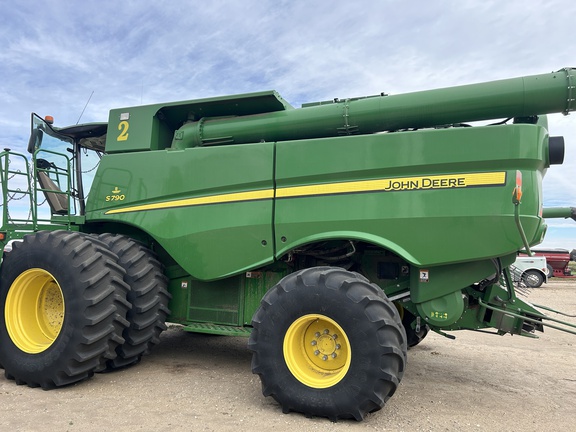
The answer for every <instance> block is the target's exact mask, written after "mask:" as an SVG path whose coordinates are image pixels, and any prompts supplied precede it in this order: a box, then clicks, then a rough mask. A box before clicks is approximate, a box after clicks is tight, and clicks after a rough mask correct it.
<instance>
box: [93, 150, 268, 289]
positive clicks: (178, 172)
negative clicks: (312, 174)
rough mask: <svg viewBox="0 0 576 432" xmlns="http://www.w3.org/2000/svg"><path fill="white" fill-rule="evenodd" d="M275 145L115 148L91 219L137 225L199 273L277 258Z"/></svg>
mask: <svg viewBox="0 0 576 432" xmlns="http://www.w3.org/2000/svg"><path fill="white" fill-rule="evenodd" d="M273 155H274V146H273V144H271V143H262V144H250V145H236V146H221V147H197V148H191V149H186V150H159V151H145V152H134V153H121V154H109V155H105V156H104V157H103V158H102V161H101V163H100V167H99V169H98V172H97V174H96V178H95V179H94V182H93V187H92V190H91V191H90V195H89V198H88V202H87V206H86V207H87V211H86V221H87V222H88V223H91V222H118V223H125V224H129V225H133V226H135V227H138V228H140V229H142V230H144V231H145V232H147V233H148V234H150V235H151V236H152V237H153V238H154V239H155V240H156V241H157V242H158V243H159V244H160V245H161V246H162V247H163V248H164V249H166V251H167V252H168V253H169V254H170V255H171V256H172V257H173V258H174V260H175V261H176V262H177V263H178V264H179V265H180V266H181V267H182V268H183V269H184V270H185V271H186V272H187V273H188V274H190V275H192V276H193V277H194V278H196V279H201V280H212V279H219V278H223V277H226V276H230V275H232V274H237V273H239V272H242V271H244V270H247V269H250V268H254V267H255V266H258V265H265V264H268V263H270V262H272V260H273V237H272V208H273V196H274V190H273V180H272V175H273Z"/></svg>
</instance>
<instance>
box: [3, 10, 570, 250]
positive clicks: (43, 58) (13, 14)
mask: <svg viewBox="0 0 576 432" xmlns="http://www.w3.org/2000/svg"><path fill="white" fill-rule="evenodd" d="M0 8H1V11H2V12H1V14H0V101H1V104H0V148H11V149H12V150H16V151H24V149H25V147H26V143H27V141H28V135H29V128H30V113H31V112H36V113H38V114H39V115H41V116H45V115H52V116H53V117H54V118H55V124H56V125H57V126H66V125H72V124H76V123H77V122H78V120H79V119H80V122H81V123H85V122H93V121H107V119H108V111H109V110H110V109H112V108H119V107H127V106H133V105H140V104H150V103H158V102H168V101H177V100H188V99H196V98H205V97H212V96H221V95H229V94H236V93H246V92H254V91H261V90H270V89H274V90H277V91H278V92H279V93H280V94H281V95H282V96H283V97H284V99H286V100H287V101H288V102H289V103H290V104H291V105H293V106H294V107H299V106H300V105H301V104H302V103H305V102H313V101H319V100H329V99H333V98H335V97H340V98H345V97H354V96H363V95H371V94H377V93H380V92H385V93H389V94H399V93H405V92H412V91H418V90H428V89H433V88H441V87H448V86H455V85H461V84H471V83H477V82H485V81H492V80H497V79H505V78H513V77H519V76H526V75H533V74H540V73H547V72H552V71H557V70H559V69H561V68H563V67H576V44H575V43H574V37H573V34H574V32H573V28H574V17H576V2H575V1H573V0H548V1H538V0H533V1H530V2H527V1H525V0H524V1H517V0H508V1H505V2H503V1H496V0H481V1H476V0H469V1H461V0H436V1H426V0H420V1H418V0H412V1H406V0H404V1H386V0H380V1H375V0H374V1H369V0H356V1H353V2H351V1H340V0H331V1H320V0H318V1H310V0H307V1H305V0H293V1H283V0H278V1H272V0H259V1H258V0H242V1H221V0H212V1H209V2H207V1H202V2H201V1H192V0H189V1H184V0H171V1H146V0H138V1H136V0H123V1H118V0H114V1H108V0H98V1H94V0H83V1H70V0H69V1H64V0H43V1H33V0H19V1H18V2H16V1H13V0H0ZM88 100H89V103H88V105H87V106H86V103H87V102H88ZM84 108H85V110H84ZM549 130H550V134H551V135H554V136H557V135H562V136H564V137H565V139H566V158H565V162H564V164H563V165H561V166H553V167H551V168H550V169H549V170H548V172H547V174H546V177H545V179H544V205H545V207H556V206H575V207H576V182H575V181H574V178H573V176H574V172H575V169H576V113H573V114H572V115H569V116H563V115H561V114H554V115H551V116H549ZM547 222H548V225H549V228H548V234H547V237H546V240H545V242H544V243H543V244H542V247H560V248H565V249H573V248H576V222H574V221H572V220H570V219H568V220H561V219H550V220H548V221H547Z"/></svg>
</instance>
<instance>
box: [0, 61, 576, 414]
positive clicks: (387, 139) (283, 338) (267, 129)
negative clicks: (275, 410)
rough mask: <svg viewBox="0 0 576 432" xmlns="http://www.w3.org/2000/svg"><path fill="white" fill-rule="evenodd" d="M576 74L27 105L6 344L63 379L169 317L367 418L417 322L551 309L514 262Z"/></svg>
mask: <svg viewBox="0 0 576 432" xmlns="http://www.w3.org/2000/svg"><path fill="white" fill-rule="evenodd" d="M575 86H576V69H562V70H560V71H558V72H555V73H549V74H543V75H535V76H528V77H524V78H514V79H508V80H502V81H495V82H489V83H484V84H474V85H467V86H460V87H453V88H446V89H439V90H430V91H423V92H417V93H409V94H403V95H394V96H388V95H385V94H380V95H376V96H369V97H363V98H353V99H334V100H331V101H326V102H319V103H312V104H306V105H304V106H303V107H302V108H299V109H295V108H293V107H291V106H290V105H289V104H288V103H287V102H285V101H284V100H283V99H282V98H281V97H280V96H279V95H278V94H277V93H276V92H273V91H268V92H260V93H251V94H244V95H236V96H226V97H218V98H210V99H200V100H189V101H183V102H172V103H164V104H154V105H148V106H138V107H130V108H121V109H113V110H112V111H110V117H109V120H108V123H90V124H82V125H74V126H69V127H55V126H54V125H53V124H52V121H51V119H42V118H40V117H39V116H37V115H35V114H33V115H32V132H31V136H30V142H29V146H28V151H29V152H30V154H31V162H29V160H28V158H27V156H25V155H23V154H20V153H17V152H12V151H10V150H5V151H4V152H2V153H0V162H1V167H0V176H1V184H2V197H3V207H2V211H3V225H2V228H1V230H0V231H1V232H0V237H1V238H2V241H1V242H0V244H1V246H2V247H4V246H5V245H6V244H7V243H8V242H9V241H13V242H12V243H11V246H12V247H11V251H6V252H4V254H3V260H2V264H1V269H0V270H1V271H0V308H1V310H2V311H3V317H2V319H1V320H0V365H1V366H2V367H3V368H4V369H5V374H6V377H7V378H9V379H14V380H15V381H16V383H17V384H27V385H29V386H31V387H36V386H41V387H42V388H44V389H50V388H54V387H59V386H63V385H67V384H70V383H74V382H77V381H79V380H82V379H85V378H88V377H90V376H92V375H93V374H94V373H95V372H99V371H106V370H113V369H116V368H119V367H124V366H128V365H132V364H134V363H137V362H138V361H139V360H140V358H141V357H142V355H144V354H146V353H147V352H149V351H150V349H151V348H152V347H153V346H154V345H155V344H156V343H157V342H158V339H159V335H160V333H161V332H162V330H163V329H165V323H166V322H173V323H180V324H182V325H183V326H184V328H185V329H186V330H188V331H191V332H204V333H213V334H223V335H235V336H238V335H242V336H249V342H248V346H249V348H250V349H251V350H252V351H253V361H252V369H253V372H254V373H256V374H258V375H260V378H261V381H262V389H263V393H264V395H266V396H273V397H274V398H275V399H276V400H277V401H278V402H279V404H280V405H281V406H282V409H283V411H285V412H288V411H299V412H302V413H305V414H307V415H314V416H324V417H328V418H330V419H333V420H334V419H338V418H355V419H358V420H360V419H362V418H363V416H364V415H365V414H366V413H368V412H372V411H375V410H378V409H380V408H381V407H382V406H383V405H384V403H385V402H386V401H387V399H388V398H390V397H391V396H392V394H393V393H394V392H395V390H396V388H397V386H398V384H399V382H400V380H401V378H402V375H403V373H404V368H405V364H406V358H407V348H408V347H409V346H413V345H416V344H418V343H419V342H420V341H421V340H422V338H424V337H425V336H426V334H427V332H428V331H430V330H432V331H435V332H438V333H440V334H444V335H446V336H448V334H447V333H446V332H449V331H453V330H461V329H468V330H480V329H490V328H491V329H494V333H497V334H506V333H511V334H518V335H532V334H533V332H534V331H535V330H542V329H543V325H544V323H545V322H546V323H547V322H548V321H546V320H547V319H548V318H547V317H546V316H545V315H543V314H542V313H540V312H539V311H538V310H537V308H535V307H534V306H532V305H530V304H528V303H526V302H525V301H523V300H521V299H519V298H517V297H516V294H515V291H514V286H513V283H512V279H511V276H510V271H509V268H508V267H509V265H510V264H511V263H513V262H514V260H515V257H516V254H517V252H518V250H520V249H525V250H528V251H529V250H530V247H531V246H533V245H536V244H538V243H540V242H541V241H542V239H543V237H544V234H545V232H546V224H545V223H544V220H543V209H542V202H543V199H542V178H543V177H544V174H545V173H546V170H547V169H548V168H549V167H550V166H551V165H554V164H561V163H562V161H563V156H564V140H563V139H562V138H561V137H551V136H549V133H548V128H547V121H546V116H545V114H547V113H557V112H561V113H564V114H568V113H569V112H570V111H573V110H574V109H575V107H576V102H575V98H576V87H575ZM495 119H498V121H497V122H496V123H494V124H489V125H485V126H475V127H468V126H469V125H468V124H466V123H465V122H473V121H479V120H492V121H494V120H495ZM501 119H505V120H501ZM549 214H550V215H553V216H555V217H569V216H571V215H573V211H572V209H570V208H566V209H553V210H549ZM544 216H546V215H545V214H544ZM6 250H8V249H6ZM552 322H553V323H555V324H553V326H554V327H556V328H558V327H561V328H563V329H565V330H567V331H570V332H574V330H573V328H574V327H575V326H574V325H571V324H569V323H559V322H558V321H557V320H553V321H552Z"/></svg>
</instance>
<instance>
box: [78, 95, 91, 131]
mask: <svg viewBox="0 0 576 432" xmlns="http://www.w3.org/2000/svg"><path fill="white" fill-rule="evenodd" d="M93 94H94V90H92V93H90V97H89V98H88V100H87V101H86V105H84V109H83V110H82V112H81V113H80V117H78V121H77V122H76V124H78V123H80V119H81V118H82V116H83V115H84V111H86V107H87V106H88V104H89V103H90V99H92V95H93Z"/></svg>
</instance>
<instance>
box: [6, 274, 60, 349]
mask: <svg viewBox="0 0 576 432" xmlns="http://www.w3.org/2000/svg"><path fill="white" fill-rule="evenodd" d="M4 317H5V320H6V329H7V330H8V335H9V336H10V339H11V340H12V342H14V345H16V346H17V347H18V348H20V349H21V350H22V351H24V352H26V353H28V354H38V353H41V352H43V351H45V350H46V349H48V348H49V347H50V346H51V345H52V344H53V343H54V341H55V340H56V338H57V337H58V335H59V334H60V330H62V324H63V322H64V295H63V294H62V289H61V288H60V285H58V282H57V281H56V279H55V278H54V276H52V275H51V274H50V273H48V272H47V271H46V270H42V269H38V268H34V269H30V270H26V271H25V272H24V273H22V274H20V276H18V277H17V278H16V279H15V280H14V282H13V283H12V285H11V286H10V290H9V291H8V296H7V297H6V306H5V309H4Z"/></svg>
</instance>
